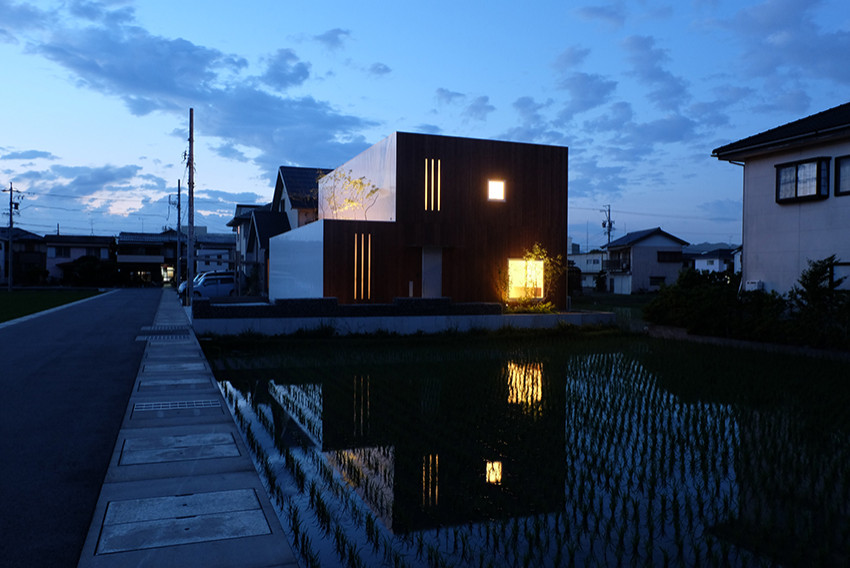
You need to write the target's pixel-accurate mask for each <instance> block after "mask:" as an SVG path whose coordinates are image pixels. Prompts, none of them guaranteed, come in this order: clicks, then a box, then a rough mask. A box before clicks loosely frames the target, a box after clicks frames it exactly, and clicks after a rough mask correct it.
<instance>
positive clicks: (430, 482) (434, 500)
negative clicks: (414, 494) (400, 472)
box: [422, 454, 440, 507]
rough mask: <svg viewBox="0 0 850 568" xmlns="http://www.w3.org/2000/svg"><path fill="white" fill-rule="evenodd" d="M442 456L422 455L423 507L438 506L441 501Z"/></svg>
mask: <svg viewBox="0 0 850 568" xmlns="http://www.w3.org/2000/svg"><path fill="white" fill-rule="evenodd" d="M439 474H440V456H438V455H437V454H428V455H427V456H422V507H436V506H437V504H438V502H439V496H440V494H439V486H440V475H439Z"/></svg>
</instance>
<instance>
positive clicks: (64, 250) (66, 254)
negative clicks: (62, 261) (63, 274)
mask: <svg viewBox="0 0 850 568" xmlns="http://www.w3.org/2000/svg"><path fill="white" fill-rule="evenodd" d="M56 258H71V247H56Z"/></svg>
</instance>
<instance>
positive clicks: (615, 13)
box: [576, 4, 626, 28]
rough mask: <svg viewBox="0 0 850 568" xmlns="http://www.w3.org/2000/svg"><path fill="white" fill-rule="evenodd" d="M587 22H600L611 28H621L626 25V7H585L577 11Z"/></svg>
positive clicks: (607, 5)
mask: <svg viewBox="0 0 850 568" xmlns="http://www.w3.org/2000/svg"><path fill="white" fill-rule="evenodd" d="M576 13H577V14H578V15H579V17H581V18H584V19H585V20H598V21H600V22H603V23H605V24H608V25H610V26H614V27H617V28H620V27H622V26H623V24H625V23H626V10H625V6H623V5H622V4H620V5H613V4H606V5H602V6H583V7H581V8H579V9H578V10H576Z"/></svg>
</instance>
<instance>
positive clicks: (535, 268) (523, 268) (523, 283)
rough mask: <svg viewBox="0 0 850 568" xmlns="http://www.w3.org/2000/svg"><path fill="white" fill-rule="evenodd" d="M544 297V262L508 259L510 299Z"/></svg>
mask: <svg viewBox="0 0 850 568" xmlns="http://www.w3.org/2000/svg"><path fill="white" fill-rule="evenodd" d="M542 297H543V261H542V260H523V259H517V258H511V259H508V298H510V299H512V300H522V299H531V298H542Z"/></svg>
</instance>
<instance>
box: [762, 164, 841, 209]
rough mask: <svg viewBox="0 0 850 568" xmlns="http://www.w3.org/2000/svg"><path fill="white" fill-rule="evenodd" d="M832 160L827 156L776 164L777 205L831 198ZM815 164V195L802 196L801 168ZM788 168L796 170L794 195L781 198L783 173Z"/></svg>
mask: <svg viewBox="0 0 850 568" xmlns="http://www.w3.org/2000/svg"><path fill="white" fill-rule="evenodd" d="M830 159H831V158H829V157H827V156H819V157H814V158H807V159H805V160H796V161H794V162H784V163H781V164H775V165H774V168H775V169H776V176H775V179H776V182H775V183H776V185H775V195H774V197H775V199H776V203H778V204H780V205H785V204H789V203H802V202H806V201H822V200H824V199H827V198H828V197H829V161H830ZM808 164H814V165H815V185H816V187H815V193H813V194H810V195H800V177H799V172H800V166H804V165H808ZM787 168H794V195H793V196H792V197H781V196H780V189H781V187H782V184H781V175H782V174H781V172H782V170H784V169H787Z"/></svg>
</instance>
